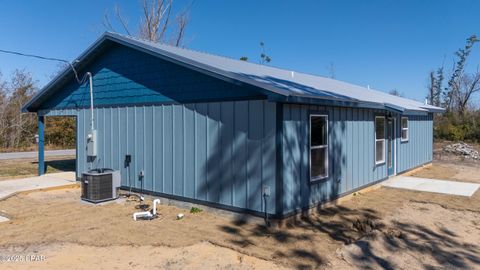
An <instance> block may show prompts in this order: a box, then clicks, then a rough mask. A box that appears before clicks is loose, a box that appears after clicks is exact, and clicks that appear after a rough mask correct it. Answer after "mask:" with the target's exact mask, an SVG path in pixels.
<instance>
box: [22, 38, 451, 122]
mask: <svg viewBox="0 0 480 270" xmlns="http://www.w3.org/2000/svg"><path fill="white" fill-rule="evenodd" d="M106 40H111V41H114V42H117V43H120V44H123V45H126V46H129V47H132V48H135V49H138V50H142V51H144V52H147V53H150V54H152V55H154V56H157V57H160V58H163V59H167V60H170V61H174V62H176V63H179V64H182V65H184V66H187V67H190V68H194V69H196V70H200V71H202V72H207V73H208V74H210V75H215V76H220V77H223V78H229V79H232V80H235V81H238V82H241V83H247V84H250V85H254V86H257V87H260V88H263V89H266V90H268V91H271V92H274V93H276V94H279V95H281V96H284V97H287V99H286V100H290V99H288V98H293V99H295V98H300V99H302V98H304V99H310V100H311V99H313V100H316V99H321V100H332V101H339V102H344V103H348V104H356V106H360V107H361V106H366V107H368V105H370V106H371V105H375V107H377V108H384V109H387V110H394V111H399V112H404V113H407V112H424V113H425V112H443V111H444V109H443V108H439V107H435V106H431V105H426V104H423V103H421V102H418V101H415V100H411V99H407V98H402V97H398V96H394V95H390V94H387V93H385V92H382V91H377V90H374V89H371V88H370V89H369V88H366V87H362V86H358V85H354V84H350V83H346V82H342V81H338V80H334V79H330V78H325V77H321V76H314V75H309V74H305V73H301V72H296V71H291V70H285V69H280V68H275V67H271V66H267V65H260V64H255V63H250V62H246V61H241V60H236V59H231V58H227V57H222V56H217V55H212V54H208V53H204V52H198V51H193V50H189V49H184V48H178V47H173V46H169V45H165V44H159V43H154V42H150V41H146V40H141V39H138V38H134V37H130V36H125V35H121V34H118V33H112V32H106V33H104V34H103V35H102V36H101V37H100V38H99V39H98V40H97V41H96V42H95V43H94V44H93V45H92V46H90V47H89V48H88V49H87V50H86V51H85V52H84V53H83V54H82V55H81V56H80V57H79V58H78V60H79V61H77V62H76V64H75V65H78V63H81V62H82V60H84V59H86V58H87V57H88V56H89V55H90V54H91V53H93V52H94V51H95V50H96V49H97V48H98V47H100V46H101V45H102V43H103V42H104V41H106ZM69 72H70V71H69V69H67V70H66V71H65V72H63V73H62V74H60V75H59V76H58V77H57V78H55V79H54V80H53V81H52V82H50V83H49V84H47V86H45V87H44V88H43V89H42V90H41V91H40V92H39V93H38V94H37V95H36V96H35V97H33V98H32V100H30V101H29V102H28V103H27V104H26V105H25V106H24V108H23V110H25V111H27V110H29V109H30V106H31V105H32V104H33V103H35V102H36V101H38V100H39V98H40V97H41V96H43V95H44V94H46V93H47V92H48V91H50V89H52V88H53V87H54V86H55V85H56V84H57V82H58V81H61V80H62V79H64V77H66V76H67V74H68V73H69ZM297 100H298V99H297ZM29 111H30V110H29Z"/></svg>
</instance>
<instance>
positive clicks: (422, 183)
mask: <svg viewBox="0 0 480 270" xmlns="http://www.w3.org/2000/svg"><path fill="white" fill-rule="evenodd" d="M382 185H383V186H386V187H391V188H401V189H409V190H417V191H425V192H433V193H442V194H449V195H459V196H466V197H471V196H472V195H473V194H474V193H475V192H476V191H477V189H478V188H479V187H480V184H476V183H467V182H456V181H446V180H438V179H429V178H419V177H410V176H396V177H393V178H391V179H389V180H387V181H385V182H383V184H382Z"/></svg>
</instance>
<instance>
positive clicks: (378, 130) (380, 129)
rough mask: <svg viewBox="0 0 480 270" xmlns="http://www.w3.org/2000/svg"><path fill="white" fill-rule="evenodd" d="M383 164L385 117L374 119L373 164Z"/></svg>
mask: <svg viewBox="0 0 480 270" xmlns="http://www.w3.org/2000/svg"><path fill="white" fill-rule="evenodd" d="M384 162H385V117H383V116H377V117H375V164H382V163H384Z"/></svg>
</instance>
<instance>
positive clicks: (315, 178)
mask: <svg viewBox="0 0 480 270" xmlns="http://www.w3.org/2000/svg"><path fill="white" fill-rule="evenodd" d="M312 117H324V118H325V123H326V125H327V136H326V139H327V142H326V143H327V144H325V145H317V146H312ZM309 121H310V122H309V125H308V127H309V130H308V133H309V137H308V139H309V140H308V145H309V149H308V155H309V160H310V164H309V165H310V168H309V169H310V182H314V181H318V180H322V179H325V178H328V172H329V164H328V159H329V154H328V143H329V141H330V140H329V139H328V115H327V114H310V117H309ZM322 148H326V151H325V156H326V157H325V175H317V176H312V149H322Z"/></svg>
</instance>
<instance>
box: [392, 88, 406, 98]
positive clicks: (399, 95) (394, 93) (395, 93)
mask: <svg viewBox="0 0 480 270" xmlns="http://www.w3.org/2000/svg"><path fill="white" fill-rule="evenodd" d="M388 93H389V94H390V95H393V96H397V97H403V93H401V92H400V91H398V89H392V90H390V91H389V92H388Z"/></svg>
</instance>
